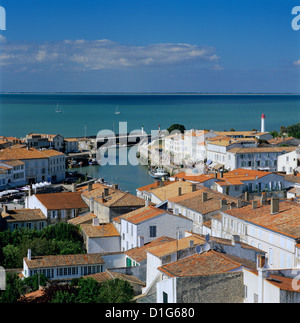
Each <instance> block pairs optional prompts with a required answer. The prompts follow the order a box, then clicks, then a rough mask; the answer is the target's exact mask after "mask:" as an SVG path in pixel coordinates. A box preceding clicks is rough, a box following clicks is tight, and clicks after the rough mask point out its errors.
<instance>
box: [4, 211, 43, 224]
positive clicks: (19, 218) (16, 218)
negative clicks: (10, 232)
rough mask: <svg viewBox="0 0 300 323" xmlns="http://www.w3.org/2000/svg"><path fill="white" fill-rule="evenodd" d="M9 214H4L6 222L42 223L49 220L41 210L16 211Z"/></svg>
mask: <svg viewBox="0 0 300 323" xmlns="http://www.w3.org/2000/svg"><path fill="white" fill-rule="evenodd" d="M7 212H8V213H6V214H3V213H2V218H3V219H5V221H6V222H25V221H42V220H47V217H46V216H45V215H44V214H43V212H42V211H41V210H40V209H15V210H8V211H7Z"/></svg>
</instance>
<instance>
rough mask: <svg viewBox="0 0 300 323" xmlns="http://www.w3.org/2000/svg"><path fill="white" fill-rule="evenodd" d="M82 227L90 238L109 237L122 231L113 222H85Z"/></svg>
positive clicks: (116, 235)
mask: <svg viewBox="0 0 300 323" xmlns="http://www.w3.org/2000/svg"><path fill="white" fill-rule="evenodd" d="M80 227H81V230H82V231H83V232H84V233H85V234H86V235H87V236H88V237H89V238H108V237H118V236H120V233H119V232H118V230H117V229H116V228H115V226H114V225H113V224H112V223H103V224H99V225H93V224H88V223H85V224H82V225H81V226H80Z"/></svg>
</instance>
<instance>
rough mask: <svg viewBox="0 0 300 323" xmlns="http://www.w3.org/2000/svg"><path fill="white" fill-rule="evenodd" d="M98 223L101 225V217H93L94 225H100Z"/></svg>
mask: <svg viewBox="0 0 300 323" xmlns="http://www.w3.org/2000/svg"><path fill="white" fill-rule="evenodd" d="M98 225H99V219H98V218H97V217H96V218H93V227H95V226H98Z"/></svg>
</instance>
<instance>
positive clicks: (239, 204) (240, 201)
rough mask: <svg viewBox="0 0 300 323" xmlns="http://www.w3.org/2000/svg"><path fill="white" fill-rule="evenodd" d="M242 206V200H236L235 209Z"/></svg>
mask: <svg viewBox="0 0 300 323" xmlns="http://www.w3.org/2000/svg"><path fill="white" fill-rule="evenodd" d="M242 206H243V201H242V200H240V199H238V200H237V204H236V207H237V208H240V207H242Z"/></svg>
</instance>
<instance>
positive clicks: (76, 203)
mask: <svg viewBox="0 0 300 323" xmlns="http://www.w3.org/2000/svg"><path fill="white" fill-rule="evenodd" d="M25 207H26V208H30V209H41V211H42V212H43V214H44V215H45V216H46V217H47V220H48V224H53V223H57V222H67V221H68V220H69V219H71V218H74V217H76V216H78V215H80V214H85V213H87V212H89V207H88V205H87V204H86V203H85V202H84V200H83V199H82V197H81V195H80V194H79V193H78V192H61V193H46V194H34V195H31V194H30V193H29V196H27V197H26V199H25Z"/></svg>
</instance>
